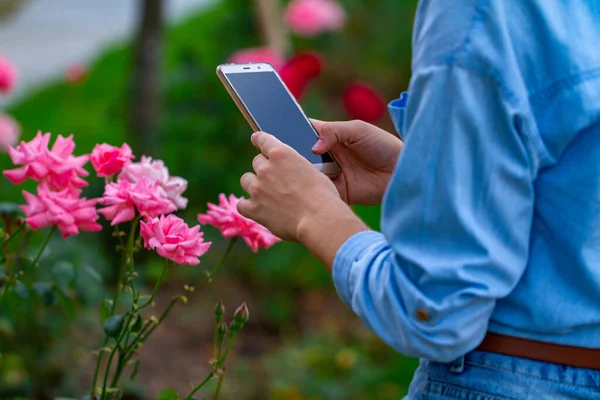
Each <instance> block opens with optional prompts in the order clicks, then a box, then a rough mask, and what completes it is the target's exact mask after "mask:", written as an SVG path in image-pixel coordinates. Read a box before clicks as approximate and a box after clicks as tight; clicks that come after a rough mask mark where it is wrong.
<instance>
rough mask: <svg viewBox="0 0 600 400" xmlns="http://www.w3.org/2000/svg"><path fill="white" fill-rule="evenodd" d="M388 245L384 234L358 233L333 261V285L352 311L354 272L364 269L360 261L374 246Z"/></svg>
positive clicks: (373, 232)
mask: <svg viewBox="0 0 600 400" xmlns="http://www.w3.org/2000/svg"><path fill="white" fill-rule="evenodd" d="M381 244H384V245H387V241H386V239H385V237H384V236H383V234H381V233H379V232H375V231H363V232H358V233H356V234H354V235H353V236H351V237H350V238H349V239H348V240H346V241H345V242H344V244H343V245H342V246H341V247H340V248H339V249H338V251H337V254H336V255H335V260H333V283H334V285H335V288H336V290H337V292H338V294H339V296H340V297H341V299H342V301H343V302H344V303H346V305H347V306H348V307H350V309H352V293H353V291H354V282H352V279H351V278H352V270H353V269H354V268H355V267H356V268H360V267H361V266H363V267H364V265H363V263H359V262H358V261H359V260H360V258H361V257H362V256H363V254H364V253H365V251H367V250H368V249H369V248H370V247H372V246H373V245H381Z"/></svg>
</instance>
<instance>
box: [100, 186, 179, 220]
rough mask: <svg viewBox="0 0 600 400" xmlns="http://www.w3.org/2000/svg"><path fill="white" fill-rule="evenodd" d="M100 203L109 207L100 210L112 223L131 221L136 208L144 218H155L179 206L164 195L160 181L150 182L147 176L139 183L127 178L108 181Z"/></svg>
mask: <svg viewBox="0 0 600 400" xmlns="http://www.w3.org/2000/svg"><path fill="white" fill-rule="evenodd" d="M98 203H100V204H103V205H107V206H108V207H105V208H102V209H100V210H98V213H100V214H102V215H104V216H105V217H106V219H107V220H109V221H112V223H111V225H117V224H120V223H121V222H126V221H131V220H132V219H133V218H134V217H135V212H136V209H137V211H138V212H139V213H140V215H141V216H142V217H144V218H154V217H158V216H160V215H163V214H169V213H172V212H173V211H175V210H176V209H177V208H176V207H175V205H174V204H173V203H171V201H169V200H168V199H165V198H163V197H162V195H161V192H160V189H159V186H158V182H154V183H150V181H149V180H148V179H146V178H142V179H140V180H139V181H138V182H137V183H131V182H129V181H127V180H123V179H121V180H119V181H118V182H111V183H107V184H106V186H105V187H104V197H102V198H101V199H100V200H98Z"/></svg>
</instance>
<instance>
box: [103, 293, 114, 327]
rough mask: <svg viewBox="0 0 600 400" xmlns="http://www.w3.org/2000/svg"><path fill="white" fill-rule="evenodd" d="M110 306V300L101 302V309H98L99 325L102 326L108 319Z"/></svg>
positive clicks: (111, 302) (111, 303)
mask: <svg viewBox="0 0 600 400" xmlns="http://www.w3.org/2000/svg"><path fill="white" fill-rule="evenodd" d="M112 305H113V301H112V300H111V299H104V301H103V302H102V308H101V309H100V325H104V322H105V321H106V320H107V319H108V317H110V310H111V309H112Z"/></svg>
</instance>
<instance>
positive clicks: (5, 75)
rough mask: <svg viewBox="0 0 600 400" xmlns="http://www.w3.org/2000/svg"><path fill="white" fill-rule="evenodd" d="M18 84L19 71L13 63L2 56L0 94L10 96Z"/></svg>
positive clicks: (0, 58) (0, 57)
mask: <svg viewBox="0 0 600 400" xmlns="http://www.w3.org/2000/svg"><path fill="white" fill-rule="evenodd" d="M16 82H17V70H16V68H15V66H14V65H13V63H11V62H10V61H9V60H8V59H6V58H5V57H3V56H1V55H0V93H3V94H8V93H10V92H11V91H12V89H13V88H14V86H15V84H16Z"/></svg>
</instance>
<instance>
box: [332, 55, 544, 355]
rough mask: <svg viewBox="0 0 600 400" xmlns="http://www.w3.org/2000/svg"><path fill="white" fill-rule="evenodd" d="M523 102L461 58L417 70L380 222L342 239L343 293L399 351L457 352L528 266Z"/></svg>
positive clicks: (339, 284) (469, 343)
mask: <svg viewBox="0 0 600 400" xmlns="http://www.w3.org/2000/svg"><path fill="white" fill-rule="evenodd" d="M519 110H520V107H519V103H518V102H517V101H516V100H515V99H511V98H510V97H509V96H508V95H507V93H506V92H505V91H504V90H503V88H502V85H501V84H499V83H498V82H496V81H494V80H493V79H492V78H490V77H486V76H481V75H478V74H477V73H473V72H471V71H468V70H466V69H464V68H462V67H459V66H456V65H438V66H430V67H424V68H420V69H419V70H418V71H415V73H414V74H413V77H412V80H411V84H410V98H409V100H408V104H407V108H406V110H405V114H404V122H403V125H404V127H405V130H406V134H405V145H404V148H403V150H402V154H401V155H400V158H399V160H398V164H397V166H396V170H395V172H394V175H393V177H392V179H391V181H390V184H389V187H388V190H387V193H386V196H385V198H384V204H383V215H382V231H383V233H378V232H373V231H370V232H362V233H359V234H357V235H354V236H353V237H351V238H350V239H349V240H348V241H347V242H346V243H345V244H344V245H343V246H342V247H341V248H340V249H339V250H338V253H337V256H336V259H335V262H334V268H333V277H334V282H335V285H336V288H337V290H338V293H339V294H340V296H341V298H342V299H343V301H344V302H345V303H346V304H347V305H348V306H349V307H350V308H351V309H352V310H353V311H354V312H355V313H356V314H358V316H359V317H360V318H361V319H362V320H363V322H364V323H365V324H366V325H367V326H368V327H370V328H371V329H372V330H373V331H374V332H375V333H377V334H378V335H379V336H380V337H381V338H382V339H383V340H384V341H386V342H387V343H388V344H390V345H391V346H392V347H394V348H395V349H397V350H398V351H399V352H401V353H404V354H406V355H410V356H417V357H424V358H428V359H431V360H436V361H443V362H445V361H451V360H453V359H455V358H457V357H459V356H461V355H463V354H465V353H467V352H468V351H470V350H472V349H474V348H475V347H477V345H478V344H479V343H480V342H481V340H482V339H483V337H484V335H485V333H486V331H487V325H488V321H489V318H490V315H491V313H492V311H493V308H494V305H495V302H496V300H497V299H499V298H502V297H504V296H506V295H508V294H509V293H510V291H511V290H512V289H513V288H514V287H515V285H516V284H517V282H518V281H519V279H520V278H521V276H522V273H523V271H524V269H525V266H526V263H527V258H528V248H529V233H530V229H531V221H532V216H533V195H534V193H533V180H534V179H533V178H534V175H535V169H536V167H535V160H534V157H533V156H532V154H533V151H531V150H530V145H529V143H530V141H529V139H528V136H527V132H524V129H523V124H522V118H523V115H521V113H520V111H519Z"/></svg>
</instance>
